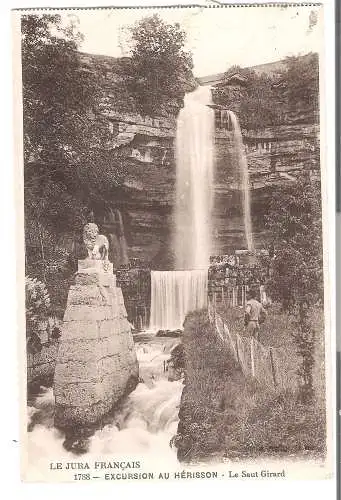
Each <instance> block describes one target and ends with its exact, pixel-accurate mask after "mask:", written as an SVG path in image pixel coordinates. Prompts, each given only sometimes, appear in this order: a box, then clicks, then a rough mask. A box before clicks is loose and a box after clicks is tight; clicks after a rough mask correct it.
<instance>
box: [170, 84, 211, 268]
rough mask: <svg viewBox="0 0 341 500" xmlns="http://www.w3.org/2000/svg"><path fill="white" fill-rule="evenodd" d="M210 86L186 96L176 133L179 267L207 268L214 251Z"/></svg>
mask: <svg viewBox="0 0 341 500" xmlns="http://www.w3.org/2000/svg"><path fill="white" fill-rule="evenodd" d="M211 102H212V95H211V89H210V87H198V88H197V89H196V90H195V91H194V92H191V93H189V94H187V95H186V96H185V100H184V107H183V109H182V110H181V111H180V113H179V116H178V121H177V132H176V169H177V172H176V206H175V242H174V243H175V255H176V268H177V269H207V268H208V266H209V258H210V253H211V209H212V198H213V140H214V111H213V110H212V109H211V108H210V107H208V105H209V104H211Z"/></svg>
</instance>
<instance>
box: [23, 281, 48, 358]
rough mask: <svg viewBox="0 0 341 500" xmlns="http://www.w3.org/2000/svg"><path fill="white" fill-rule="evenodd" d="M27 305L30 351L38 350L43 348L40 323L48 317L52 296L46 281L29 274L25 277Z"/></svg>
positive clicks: (27, 336) (27, 330)
mask: <svg viewBox="0 0 341 500" xmlns="http://www.w3.org/2000/svg"><path fill="white" fill-rule="evenodd" d="M25 306H26V309H25V312H26V338H27V346H28V348H29V350H30V351H32V352H37V351H39V350H40V348H41V344H40V339H39V336H38V334H37V330H38V325H39V323H40V322H41V321H44V320H45V319H46V318H47V315H48V312H49V310H50V297H49V293H48V291H47V288H46V286H45V285H44V283H42V282H41V281H39V280H37V279H35V278H30V277H29V276H27V277H26V278H25Z"/></svg>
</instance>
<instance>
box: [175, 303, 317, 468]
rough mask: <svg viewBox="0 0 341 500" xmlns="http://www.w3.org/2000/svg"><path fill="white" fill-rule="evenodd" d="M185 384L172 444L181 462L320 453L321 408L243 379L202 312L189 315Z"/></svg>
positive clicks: (187, 320) (184, 340) (186, 338)
mask: <svg viewBox="0 0 341 500" xmlns="http://www.w3.org/2000/svg"><path fill="white" fill-rule="evenodd" d="M183 342H184V353H185V373H186V378H185V388H184V391H183V395H182V400H181V408H180V412H179V417H180V422H179V426H178V433H177V436H176V437H175V439H174V443H175V445H176V446H177V448H178V458H179V460H181V461H184V462H193V461H194V462H195V461H208V460H211V459H217V458H218V459H222V458H223V457H228V458H230V459H236V460H238V459H243V458H250V457H257V456H260V455H271V456H274V455H278V456H283V455H286V456H287V455H294V454H302V453H309V455H311V454H321V453H323V452H324V443H325V430H324V429H325V422H324V411H323V406H322V405H321V404H318V403H314V405H312V406H311V407H303V406H301V405H299V404H298V403H297V401H296V398H295V396H294V394H293V393H289V392H286V393H274V392H267V391H266V389H264V388H263V387H260V386H259V385H258V383H257V382H255V381H252V380H246V379H245V378H244V376H243V374H242V372H241V371H240V368H239V367H238V365H237V364H236V362H235V361H234V359H233V358H232V357H231V356H230V355H229V353H228V352H227V351H226V349H225V347H224V346H223V345H222V344H221V343H220V341H219V340H218V339H217V337H216V335H215V333H214V330H213V328H212V326H211V325H210V323H209V321H208V317H207V314H206V311H199V312H195V313H192V314H190V315H188V317H187V319H186V322H185V330H184V337H183Z"/></svg>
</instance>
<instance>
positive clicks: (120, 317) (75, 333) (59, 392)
mask: <svg viewBox="0 0 341 500" xmlns="http://www.w3.org/2000/svg"><path fill="white" fill-rule="evenodd" d="M79 267H80V269H81V270H80V271H78V273H77V274H76V275H75V281H74V285H72V286H71V287H70V290H69V295H68V301H67V307H66V311H65V315H64V322H63V326H62V335H61V342H60V348H59V351H58V356H57V362H56V368H55V375H54V394H55V401H56V411H55V425H56V426H57V427H58V428H61V429H64V430H67V429H68V430H69V431H70V429H73V431H74V430H75V429H76V428H79V429H80V432H81V429H82V428H88V427H91V428H92V427H95V426H96V425H98V424H99V423H100V422H101V420H102V419H103V417H105V415H107V414H108V413H109V412H110V411H111V410H112V409H113V408H114V407H115V406H116V405H117V402H118V401H119V400H120V399H121V398H122V397H123V396H124V395H125V394H127V393H128V392H130V391H131V390H133V389H134V388H135V386H136V384H137V381H138V364H137V359H136V353H135V349H134V342H133V338H132V334H131V328H130V325H129V323H128V320H127V313H126V309H125V306H124V300H123V295H122V291H121V289H120V288H117V287H116V286H115V277H114V276H113V275H112V274H110V272H104V271H102V270H98V269H97V268H93V269H91V268H89V267H86V268H85V270H84V267H85V264H84V267H83V265H81V266H79Z"/></svg>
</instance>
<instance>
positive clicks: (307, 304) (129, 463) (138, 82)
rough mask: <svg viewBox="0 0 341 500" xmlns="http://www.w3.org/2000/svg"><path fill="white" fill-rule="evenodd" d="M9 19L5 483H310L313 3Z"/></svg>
mask: <svg viewBox="0 0 341 500" xmlns="http://www.w3.org/2000/svg"><path fill="white" fill-rule="evenodd" d="M13 15H14V16H15V18H16V22H15V27H16V28H14V29H16V30H17V31H16V32H15V34H16V37H17V40H18V47H19V54H17V56H16V57H17V66H18V68H19V70H20V71H17V74H16V84H17V85H18V86H19V87H20V93H21V103H20V106H21V107H20V113H19V116H18V113H17V117H16V120H17V122H16V123H17V130H18V131H19V130H22V134H19V135H18V136H17V138H16V141H17V145H18V151H19V153H18V162H19V164H20V165H21V167H20V169H19V172H17V175H18V176H19V177H20V178H22V192H21V194H20V196H19V197H20V199H21V204H22V206H21V207H19V208H18V213H19V216H18V217H19V218H18V220H20V221H21V226H20V228H19V230H20V231H21V233H22V235H23V237H22V241H23V247H24V248H22V252H23V262H22V273H21V274H22V277H23V279H22V290H25V292H24V295H25V299H24V300H25V311H22V313H23V322H22V325H23V327H22V329H19V330H20V331H19V335H20V337H21V338H20V341H21V342H22V345H23V349H22V353H23V355H22V359H21V362H20V370H21V372H20V373H21V375H20V377H21V379H22V381H24V382H23V387H24V389H23V392H24V393H25V394H24V400H23V401H22V413H23V415H22V420H23V434H22V443H21V447H22V451H21V455H22V471H21V475H22V479H23V480H24V481H29V482H32V481H41V482H64V481H65V482H83V483H84V482H85V481H92V482H94V481H97V482H98V481H111V483H115V482H116V483H117V482H120V483H123V482H139V481H143V482H147V481H165V482H166V481H168V482H170V481H188V480H192V479H217V480H222V481H224V480H229V481H230V480H232V479H245V480H247V479H263V480H264V479H265V480H267V479H281V480H283V479H287V478H289V479H290V478H294V479H304V478H312V477H314V478H319V479H325V478H328V477H330V474H331V471H332V465H331V460H332V458H331V443H332V438H333V437H332V435H331V432H330V410H329V409H330V404H331V400H330V398H331V396H330V394H331V382H330V364H329V363H328V359H329V358H328V356H330V341H331V340H330V338H331V328H330V318H329V316H330V309H329V303H330V292H329V288H328V287H327V274H328V273H326V269H327V267H328V262H327V260H326V259H327V254H328V252H327V250H328V249H327V247H326V236H325V235H326V231H327V229H328V227H327V226H328V221H327V220H326V218H325V217H322V214H323V213H325V212H324V211H325V209H326V189H325V184H326V183H325V178H326V176H327V169H326V164H325V162H324V158H325V152H324V151H325V148H326V146H325V143H324V140H322V138H323V135H324V134H323V123H324V122H323V103H322V99H321V89H323V80H324V78H325V77H326V76H325V72H324V71H322V70H321V67H322V66H321V65H322V62H323V50H324V45H323V33H324V29H325V28H324V23H323V6H322V5H317V4H316V5H313V4H311V5H308V4H306V5H294V4H292V5H280V4H278V5H272V6H266V5H262V6H260V5H258V6H256V5H248V6H246V7H245V6H244V8H231V7H226V6H225V7H224V6H222V5H219V4H217V5H211V6H210V8H208V7H205V6H201V7H200V6H192V7H185V6H182V7H181V6H178V7H173V8H161V7H160V8H156V7H155V8H154V7H153V8H152V7H150V8H131V9H128V8H102V9H96V8H93V9H74V10H73V9H48V10H39V9H36V10H27V11H17V12H15V13H14V14H13Z"/></svg>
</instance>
